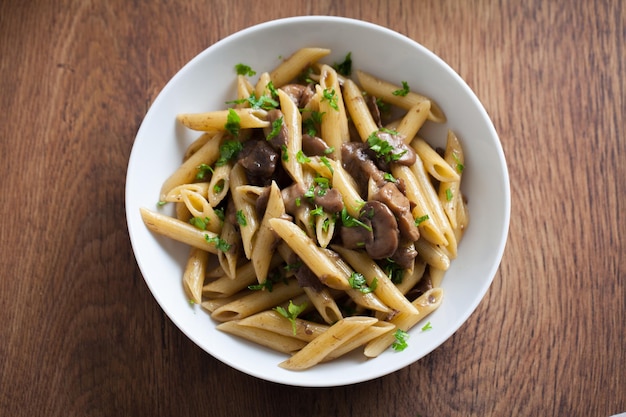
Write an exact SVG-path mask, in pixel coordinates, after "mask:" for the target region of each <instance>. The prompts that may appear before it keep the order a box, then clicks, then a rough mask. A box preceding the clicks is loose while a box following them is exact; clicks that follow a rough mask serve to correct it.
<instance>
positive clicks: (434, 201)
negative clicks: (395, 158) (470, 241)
mask: <svg viewBox="0 0 626 417" xmlns="http://www.w3.org/2000/svg"><path fill="white" fill-rule="evenodd" d="M413 142H415V141H413ZM413 142H411V145H413ZM410 169H411V172H412V173H413V175H414V176H415V179H416V181H417V184H418V186H419V189H420V190H421V195H422V196H423V197H424V200H425V203H426V205H427V207H428V209H429V210H428V216H429V218H430V219H432V220H433V222H434V223H435V224H436V225H437V228H438V229H439V230H441V233H443V236H444V237H445V240H446V243H445V244H443V245H441V246H445V247H446V248H448V250H450V252H451V253H453V254H455V255H456V239H455V237H454V232H453V231H452V227H450V222H449V221H448V218H447V216H446V214H445V213H444V211H443V208H442V207H441V203H440V202H439V196H438V195H437V191H436V190H435V188H434V187H433V185H432V182H431V180H430V178H429V177H428V174H427V173H426V169H425V168H424V164H423V163H422V161H421V159H420V158H417V159H416V161H415V163H414V164H413V165H411V166H410ZM433 243H434V242H433Z"/></svg>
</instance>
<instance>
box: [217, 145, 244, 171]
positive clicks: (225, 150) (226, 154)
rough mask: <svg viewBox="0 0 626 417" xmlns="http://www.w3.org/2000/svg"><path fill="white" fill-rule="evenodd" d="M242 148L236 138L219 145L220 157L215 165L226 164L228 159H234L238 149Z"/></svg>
mask: <svg viewBox="0 0 626 417" xmlns="http://www.w3.org/2000/svg"><path fill="white" fill-rule="evenodd" d="M242 149H243V145H242V144H241V142H239V141H237V140H227V141H225V142H224V143H222V144H221V145H220V157H219V159H218V160H217V162H216V163H215V166H218V167H220V166H223V165H226V164H227V163H228V162H229V161H230V160H232V159H234V158H235V157H236V156H237V154H238V153H239V151H241V150H242Z"/></svg>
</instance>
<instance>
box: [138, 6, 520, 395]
mask: <svg viewBox="0 0 626 417" xmlns="http://www.w3.org/2000/svg"><path fill="white" fill-rule="evenodd" d="M303 46H319V47H326V48H330V49H332V54H331V55H330V56H329V57H328V59H325V60H324V62H328V63H331V64H332V63H334V62H340V61H343V59H344V57H345V55H346V53H348V52H351V53H352V60H353V68H354V69H363V70H365V71H367V72H370V73H372V74H374V75H377V76H380V77H382V78H384V79H387V80H390V81H399V80H403V81H407V82H408V84H409V85H410V87H411V90H412V91H417V92H421V93H422V94H424V95H426V96H430V97H431V98H433V99H434V100H435V101H436V102H437V103H438V104H439V106H440V107H441V108H442V109H443V111H444V112H445V114H446V116H447V123H445V124H443V125H437V126H436V125H434V124H428V125H427V126H426V127H425V128H424V129H425V130H424V131H423V136H425V137H426V138H427V139H428V140H429V141H432V142H434V144H435V145H439V146H441V145H442V144H443V143H445V134H446V131H447V129H448V128H450V129H453V130H454V131H455V132H456V133H457V135H458V136H459V137H460V139H461V140H462V142H463V144H464V149H465V153H466V156H465V157H466V160H465V167H466V169H465V171H464V179H463V191H464V193H465V195H466V196H467V197H468V200H469V210H470V215H471V223H470V226H469V228H468V230H467V232H466V234H465V236H464V238H463V241H462V242H461V244H460V247H459V253H458V258H457V259H455V260H454V261H453V262H452V266H451V267H450V269H449V270H448V271H447V274H446V276H445V278H444V280H443V284H442V287H443V289H444V291H445V295H444V300H443V303H442V305H441V307H440V308H439V309H438V310H436V311H435V312H434V313H433V314H432V315H431V316H429V318H428V320H429V321H430V322H431V325H432V329H431V330H429V331H426V332H423V331H420V329H419V328H415V329H412V330H411V331H410V332H409V333H410V339H409V347H408V348H407V349H406V350H404V351H402V352H396V351H394V350H392V349H389V350H387V351H386V352H384V353H383V354H382V355H380V356H379V357H377V358H374V359H369V360H365V359H363V358H362V357H361V356H362V355H357V354H354V355H348V356H346V357H343V358H340V359H339V360H336V361H333V362H329V363H325V364H321V365H318V366H315V367H314V368H311V369H309V370H306V371H301V372H293V371H289V370H285V369H282V368H280V367H279V366H278V364H279V363H280V362H281V361H283V360H284V359H285V356H284V355H282V354H280V353H275V352H272V351H270V350H267V349H265V348H262V347H259V346H256V345H253V344H251V343H248V342H246V341H243V340H241V339H239V338H236V337H234V336H231V335H229V334H226V333H223V332H220V331H218V330H216V329H215V326H216V323H215V322H214V321H213V320H212V319H211V318H210V316H209V315H208V314H206V313H205V312H204V311H203V310H202V308H201V307H200V306H191V305H190V304H189V302H188V301H187V297H186V296H185V294H184V291H183V287H182V284H181V282H182V281H181V280H182V278H181V277H182V270H183V266H184V264H185V261H186V257H187V255H188V248H187V247H186V246H185V245H183V244H179V243H176V242H173V241H172V240H169V239H167V238H162V237H160V236H157V235H155V234H153V233H151V232H150V231H149V230H148V229H147V228H146V227H145V226H144V224H143V222H142V220H141V217H140V215H139V208H140V207H147V208H152V209H156V203H157V201H158V199H159V190H160V187H161V184H162V183H163V181H164V180H165V179H166V178H167V177H168V176H169V174H170V173H172V172H173V171H174V170H175V169H176V168H177V167H178V166H179V164H180V162H181V158H182V155H183V152H184V151H185V149H186V147H187V146H188V145H189V144H190V143H191V141H193V140H194V139H195V138H197V137H198V133H197V132H192V131H190V130H188V129H186V128H183V127H181V126H180V124H178V123H177V122H176V115H177V114H178V113H184V112H192V113H193V112H201V111H208V110H218V109H223V108H224V107H225V104H224V103H225V102H226V101H228V100H233V98H234V88H235V76H234V75H235V74H234V66H235V65H236V64H238V63H245V64H247V65H249V66H250V67H252V68H253V69H255V70H256V71H257V72H259V73H260V72H261V71H268V70H271V69H272V68H274V67H275V66H276V65H277V64H278V63H279V60H280V59H281V58H283V57H287V56H289V55H290V54H291V53H292V52H294V51H295V50H297V49H298V48H301V47H303ZM165 210H167V208H166V209H165ZM126 215H127V221H128V229H129V233H130V238H131V242H132V247H133V250H134V253H135V257H136V259H137V263H138V265H139V268H140V269H141V272H142V274H143V276H144V278H145V281H146V283H147V285H148V287H149V288H150V291H151V292H152V294H153V295H154V297H155V298H156V300H157V302H158V303H159V305H160V306H161V307H162V308H163V310H164V311H165V313H166V314H167V315H168V317H169V318H170V319H171V320H172V321H173V322H174V324H175V325H176V326H178V328H180V329H181V330H182V331H183V332H184V333H185V334H186V335H187V336H188V337H189V338H190V339H191V340H193V341H194V342H195V343H196V344H197V345H198V346H200V347H201V348H202V349H204V350H205V351H206V352H208V353H209V354H211V355H212V356H214V357H215V358H217V359H219V360H220V361H222V362H224V363H226V364H228V365H230V366H231V367H233V368H236V369H238V370H240V371H242V372H245V373H246V374H249V375H253V376H255V377H258V378H262V379H265V380H269V381H274V382H278V383H282V384H287V385H294V386H317V387H321V386H340V385H346V384H353V383H357V382H362V381H366V380H371V379H374V378H377V377H380V376H383V375H386V374H389V373H391V372H394V371H396V370H399V369H401V368H403V367H405V366H407V365H410V364H412V363H414V362H415V361H417V360H418V359H420V358H422V357H423V356H425V355H427V354H428V353H430V352H431V351H432V350H434V349H435V348H437V347H438V346H439V345H441V344H442V343H443V342H444V341H446V340H447V339H448V338H449V337H450V336H451V335H452V334H453V333H454V332H455V331H456V330H457V329H459V327H460V326H461V325H462V324H463V323H464V322H465V321H466V320H467V318H468V317H469V316H470V314H472V312H473V311H474V310H475V308H476V307H477V306H478V304H479V303H480V301H481V299H482V298H483V296H484V295H485V293H486V291H487V289H488V288H489V286H490V284H491V282H492V280H493V278H494V275H495V273H496V270H497V268H498V266H499V263H500V260H501V257H502V253H503V251H504V247H505V243H506V238H507V234H508V227H509V215H510V189H509V178H508V171H507V167H506V162H505V158H504V154H503V151H502V147H501V144H500V142H499V139H498V135H497V133H496V131H495V129H494V126H493V124H492V122H491V121H490V119H489V116H488V115H487V113H486V111H485V109H484V108H483V106H482V105H481V103H480V101H479V100H478V98H476V96H475V95H474V93H473V92H472V91H471V90H470V88H469V87H468V86H467V84H466V83H465V82H464V81H463V80H462V79H461V78H460V77H459V76H458V75H457V74H456V73H455V72H454V71H453V70H452V69H451V68H450V67H449V66H448V65H447V64H446V63H445V62H443V61H442V60H441V59H440V58H438V57H437V56H436V55H434V54H433V53H432V52H430V51H429V50H427V49H426V48H424V47H423V46H421V45H420V44H418V43H416V42H415V41H413V40H411V39H409V38H407V37H405V36H403V35H400V34H398V33H396V32H393V31H391V30H389V29H386V28H383V27H380V26H376V25H374V24H371V23H366V22H362V21H357V20H351V19H346V18H338V17H323V16H309V17H295V18H287V19H281V20H276V21H271V22H267V23H263V24H260V25H257V26H253V27H250V28H248V29H245V30H242V31H241V32H238V33H235V34H233V35H231V36H229V37H227V38H225V39H223V40H221V41H219V42H217V43H215V44H214V45H212V46H210V47H209V48H208V49H206V50H205V51H203V52H202V53H200V54H199V55H198V56H196V57H195V58H194V59H192V60H191V61H190V62H189V63H188V64H187V65H185V66H184V67H183V68H182V69H181V70H180V71H179V72H178V73H177V74H176V75H175V76H174V77H173V78H172V79H171V80H170V82H169V83H168V84H167V85H166V86H165V88H163V91H162V92H161V93H160V94H159V96H158V97H157V98H156V100H155V101H154V103H153V104H152V106H151V108H150V110H149V111H148V113H147V114H146V117H145V119H144V121H143V123H142V124H141V127H140V129H139V131H138V133H137V137H136V139H135V143H134V146H133V149H132V152H131V155H130V160H129V165H128V173H127V182H126ZM155 331H157V329H155ZM459 342H460V343H463V341H462V340H460V341H459Z"/></svg>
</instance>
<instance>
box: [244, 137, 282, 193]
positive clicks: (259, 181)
mask: <svg viewBox="0 0 626 417" xmlns="http://www.w3.org/2000/svg"><path fill="white" fill-rule="evenodd" d="M237 158H238V163H239V164H241V166H242V167H243V168H244V170H245V172H246V176H247V178H248V182H249V183H250V184H252V185H260V186H266V185H269V184H270V183H271V181H272V175H273V174H274V171H275V170H276V165H277V164H278V163H279V158H280V155H279V154H278V152H276V151H275V150H274V149H273V148H272V147H271V146H270V145H269V144H268V143H267V141H265V140H249V141H247V142H245V143H244V145H243V149H242V150H241V151H240V152H239V154H238V155H237Z"/></svg>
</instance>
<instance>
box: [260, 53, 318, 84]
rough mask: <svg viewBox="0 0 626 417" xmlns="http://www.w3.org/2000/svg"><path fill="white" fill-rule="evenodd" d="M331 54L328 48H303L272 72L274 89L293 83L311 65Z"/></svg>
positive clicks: (271, 77)
mask: <svg viewBox="0 0 626 417" xmlns="http://www.w3.org/2000/svg"><path fill="white" fill-rule="evenodd" d="M328 54H330V49H326V48H301V49H298V50H297V51H296V52H294V53H293V54H292V55H291V56H290V57H289V58H287V59H286V60H285V61H283V62H282V63H281V64H280V65H278V66H277V67H276V68H274V70H273V71H271V72H270V79H271V81H272V83H273V84H274V87H276V88H279V87H282V86H283V85H285V84H287V83H289V82H291V81H293V80H294V79H295V78H296V77H297V76H298V75H299V74H300V73H301V72H302V71H304V70H305V69H306V68H307V67H308V66H309V65H311V64H313V63H315V62H317V61H318V60H320V59H321V58H323V57H325V56H326V55H328Z"/></svg>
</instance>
